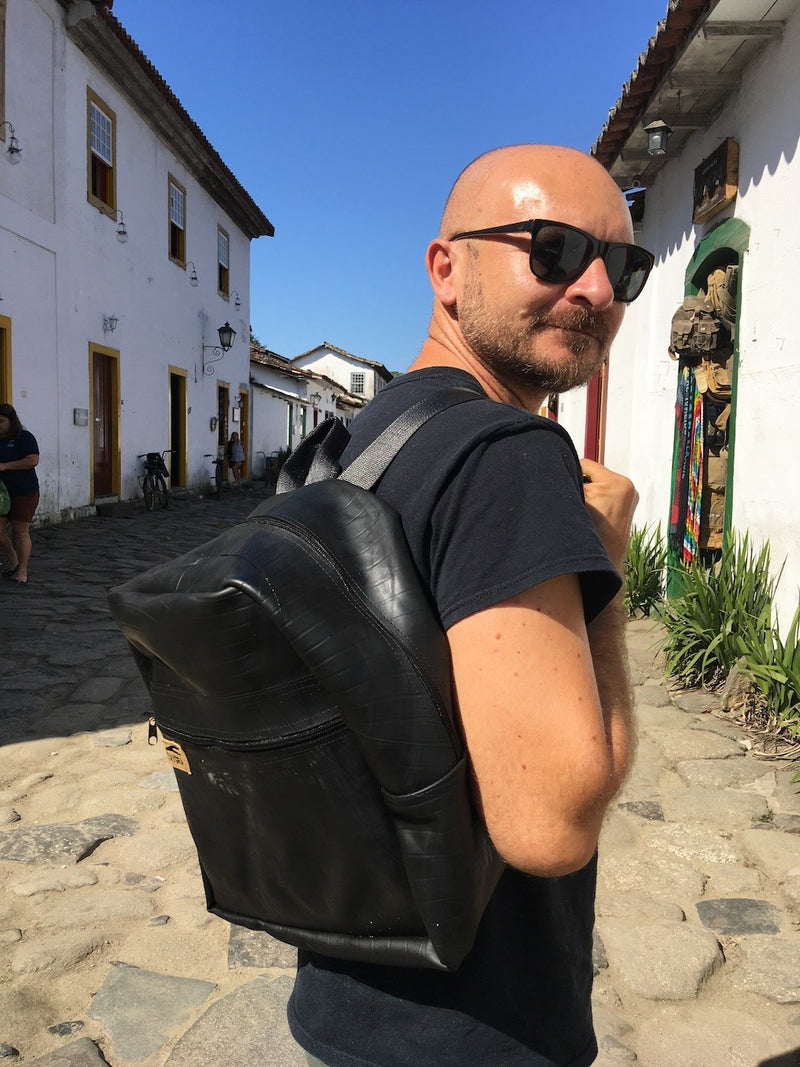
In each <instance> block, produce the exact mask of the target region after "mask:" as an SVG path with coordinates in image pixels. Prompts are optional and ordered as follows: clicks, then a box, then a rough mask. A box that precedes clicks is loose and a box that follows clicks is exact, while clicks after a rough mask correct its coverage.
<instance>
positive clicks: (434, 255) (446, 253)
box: [425, 237, 456, 308]
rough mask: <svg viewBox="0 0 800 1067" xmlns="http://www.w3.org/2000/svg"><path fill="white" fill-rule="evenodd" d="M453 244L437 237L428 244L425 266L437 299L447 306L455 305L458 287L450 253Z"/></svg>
mask: <svg viewBox="0 0 800 1067" xmlns="http://www.w3.org/2000/svg"><path fill="white" fill-rule="evenodd" d="M451 247H452V246H451V244H450V242H449V241H444V240H442V239H441V238H439V237H437V238H436V240H434V241H431V243H430V244H429V245H428V251H427V253H426V255H425V266H426V268H427V270H428V277H429V278H430V280H431V286H432V287H433V291H434V294H435V295H436V299H437V300H438V301H439V303H440V304H443V305H444V307H446V308H452V307H455V304H456V287H455V284H454V282H455V279H454V278H453V260H452V258H451V255H450V250H451Z"/></svg>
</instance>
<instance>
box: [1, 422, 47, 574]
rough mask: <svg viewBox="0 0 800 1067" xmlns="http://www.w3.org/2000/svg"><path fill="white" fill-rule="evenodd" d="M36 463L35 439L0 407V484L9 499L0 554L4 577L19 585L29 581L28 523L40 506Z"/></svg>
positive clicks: (29, 525)
mask: <svg viewBox="0 0 800 1067" xmlns="http://www.w3.org/2000/svg"><path fill="white" fill-rule="evenodd" d="M38 462H39V446H38V444H37V443H36V438H35V437H34V436H33V434H32V433H29V432H28V431H27V430H24V429H23V428H22V423H21V422H20V421H19V415H17V413H16V411H15V410H14V408H13V407H12V406H11V404H0V480H2V481H3V482H5V486H6V489H8V495H9V496H10V497H11V508H10V510H9V512H8V514H7V515H5V516H2V517H0V552H2V553H3V555H4V556H5V557H6V559H7V560H8V562H9V567H8V569H7V570H5V571H3V577H4V578H10V579H12V581H15V582H17V583H18V584H19V585H24V584H26V583H27V581H28V560H29V559H30V555H31V532H30V531H31V521H32V520H33V516H34V513H35V512H36V508H37V506H38V504H39V480H38V478H37V477H36V469H35V468H36V465H37V464H38ZM3 520H5V521H3ZM9 535H10V536H9Z"/></svg>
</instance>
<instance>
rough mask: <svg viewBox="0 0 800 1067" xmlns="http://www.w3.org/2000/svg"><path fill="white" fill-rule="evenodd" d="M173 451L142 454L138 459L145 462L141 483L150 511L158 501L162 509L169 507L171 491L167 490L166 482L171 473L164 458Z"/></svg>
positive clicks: (145, 504)
mask: <svg viewBox="0 0 800 1067" xmlns="http://www.w3.org/2000/svg"><path fill="white" fill-rule="evenodd" d="M172 451H173V449H171V448H165V449H164V451H163V452H142V453H141V454H140V455H138V456H137V457H136V458H137V459H143V460H144V475H143V476H142V478H141V479H140V481H141V483H142V493H143V494H144V506H145V507H146V508H147V510H148V511H152V510H153V508H154V507H155V504H156V500H158V502H159V504H160V505H161V507H162V508H166V507H169V489H167V482H166V479H167V478H169V471H168V470H167V465H166V463H165V462H164V456H166V455H168V454H169V453H170V452H172Z"/></svg>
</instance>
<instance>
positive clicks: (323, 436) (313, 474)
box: [275, 386, 484, 493]
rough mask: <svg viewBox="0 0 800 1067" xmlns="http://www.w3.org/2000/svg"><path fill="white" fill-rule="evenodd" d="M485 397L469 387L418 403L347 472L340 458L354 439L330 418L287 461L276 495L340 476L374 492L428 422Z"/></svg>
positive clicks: (454, 387) (400, 417)
mask: <svg viewBox="0 0 800 1067" xmlns="http://www.w3.org/2000/svg"><path fill="white" fill-rule="evenodd" d="M483 395H484V394H483V393H482V392H479V391H478V390H476V389H470V388H469V387H468V386H453V387H452V388H450V389H443V390H442V391H441V392H440V393H435V394H434V395H433V396H429V397H426V398H425V399H423V400H418V401H417V403H416V404H414V405H412V406H411V407H410V408H409V409H408V410H407V411H404V412H402V413H401V414H400V415H398V416H397V418H396V419H394V421H393V422H390V423H389V425H388V426H387V427H386V429H385V430H384V431H383V433H381V434H379V435H378V436H377V437H376V438H375V440H374V441H373V442H372V444H371V445H370V446H369V447H368V448H366V449H365V450H364V451H363V452H362V453H361V455H360V456H359V457H358V458H357V459H355V460H354V461H353V462H352V463H351V464H350V465H349V466H348V467H347V468H346V469H345V470H344V471H342V469H341V467H340V466H339V457H340V456H341V455H342V453H343V452H344V450H345V447H346V446H347V443H348V441H349V440H350V434H349V433H348V432H347V429H346V428H345V425H344V423H343V422H342V421H341V419H326V420H325V422H323V423H320V425H319V426H317V428H316V429H315V430H314V431H313V432H312V433H310V434H309V435H308V437H306V438H305V439H304V440H303V441H301V442H300V444H299V445H298V446H297V448H296V449H295V450H294V451H293V452H292V454H291V455H290V456H289V458H288V459H287V460H286V462H285V463H284V465H283V467H282V468H281V473H280V475H279V476H278V484H277V486H276V488H275V492H276V493H288V492H289V491H290V490H292V489H299V488H300V487H301V486H303V485H311V484H312V483H313V482H323V481H329V480H330V479H332V478H339V477H341V479H342V481H345V482H349V483H350V484H351V485H357V486H359V487H360V488H361V489H371V488H372V487H373V486H374V485H375V483H376V482H377V481H378V479H379V478H380V477H381V475H382V474H383V473H384V471H385V470H386V468H387V467H388V466H389V464H390V463H391V462H392V460H393V459H394V458H395V456H396V455H397V453H398V452H399V451H400V449H401V448H402V447H403V445H404V444H405V443H406V442H407V441H408V439H409V438H410V437H411V436H412V435H413V434H415V433H416V432H417V430H418V429H419V428H420V426H423V425H424V424H425V423H426V422H427V421H428V419H432V418H433V416H434V415H438V414H439V413H440V412H442V411H445V410H446V409H447V408H451V407H455V405H456V404H463V403H464V402H465V401H467V400H479V399H480V398H481V397H482V396H483Z"/></svg>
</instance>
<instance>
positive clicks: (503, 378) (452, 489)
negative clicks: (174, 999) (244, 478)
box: [289, 145, 653, 1067]
mask: <svg viewBox="0 0 800 1067" xmlns="http://www.w3.org/2000/svg"><path fill="white" fill-rule="evenodd" d="M631 241H632V228H631V221H630V214H629V212H628V208H627V206H626V203H625V199H624V197H623V195H622V193H621V192H620V190H619V189H618V188H617V186H616V185H615V183H614V182H613V180H612V179H611V177H610V176H609V175H608V174H607V172H606V171H605V170H604V169H603V168H602V167H601V166H600V165H599V164H598V163H597V162H596V161H595V160H593V159H592V158H591V157H589V156H586V155H584V154H582V153H579V152H576V151H573V150H571V149H567V148H558V147H553V146H544V145H517V146H513V147H509V148H503V149H498V150H496V151H494V152H491V153H488V154H486V155H484V156H482V157H480V158H479V159H477V160H476V161H474V162H473V163H472V164H470V166H469V167H467V169H466V170H465V171H464V172H463V173H462V174H461V176H460V177H459V179H458V180H457V182H456V184H455V186H454V187H453V190H452V192H451V194H450V197H449V199H448V201H447V204H446V207H445V211H444V217H443V219H442V223H441V229H440V232H439V236H438V237H437V238H436V239H435V240H434V241H433V242H432V243H431V244H430V246H429V248H428V252H427V259H426V263H427V269H428V274H429V277H430V281H431V285H432V287H433V292H434V307H433V315H432V319H431V324H430V330H429V335H428V337H427V339H426V341H425V343H424V345H423V347H422V350H421V352H420V354H419V356H418V358H417V359H416V361H415V362H414V363H413V364H412V366H411V368H410V372H409V373H406V374H405V375H402V376H400V377H398V378H396V379H395V380H394V381H392V382H391V383H390V384H389V386H387V388H385V389H383V390H382V391H381V392H380V393H379V395H378V396H377V397H376V398H375V399H374V400H373V401H372V402H371V403H370V404H369V405H368V406H367V408H365V410H364V412H363V413H362V414H361V415H359V417H358V418H357V419H356V420H355V421H354V423H353V424H352V426H351V427H350V430H351V433H352V441H351V442H350V444H349V445H348V448H347V450H346V452H345V455H344V456H343V457H342V463H343V465H346V464H347V463H348V462H349V461H350V460H351V459H353V458H355V456H356V455H357V454H358V453H359V452H360V451H362V450H363V449H364V448H365V447H366V446H367V444H369V443H370V442H371V441H372V440H373V439H374V438H375V436H376V435H377V434H378V433H379V432H380V431H381V430H382V429H383V428H384V426H386V425H387V424H388V423H389V422H390V421H391V420H392V419H393V418H394V417H395V416H396V415H398V414H399V413H400V412H401V411H404V410H406V409H408V408H410V407H411V406H412V404H414V403H415V402H416V401H418V400H419V399H420V398H422V397H425V396H428V395H430V394H433V393H435V392H437V391H438V390H441V389H443V388H446V387H450V386H453V385H466V386H469V387H471V388H473V389H478V390H479V391H481V392H482V393H483V394H485V397H484V398H483V399H478V400H476V401H473V402H472V403H469V404H462V405H460V406H458V407H455V408H452V409H451V410H449V411H447V412H445V413H444V414H443V415H440V416H438V417H437V418H435V419H432V420H431V421H430V422H429V423H427V424H426V425H425V426H424V427H422V429H421V430H419V431H418V433H417V434H416V435H415V436H414V438H413V440H412V442H411V443H410V444H409V446H408V447H407V448H405V449H404V450H403V451H402V452H401V454H400V456H399V457H398V459H397V460H396V461H395V462H394V463H393V464H392V465H391V466H390V467H389V469H388V471H387V472H386V474H384V476H383V478H382V479H381V481H380V483H379V485H378V489H377V493H378V496H380V497H382V498H383V499H384V500H386V501H387V502H388V503H389V504H391V505H392V506H393V507H394V508H395V509H396V511H397V512H398V513H399V515H400V517H401V521H402V523H403V528H404V531H405V534H406V537H407V539H408V542H409V545H410V547H411V551H412V554H413V555H414V558H415V561H416V563H417V566H418V568H419V571H420V574H421V575H422V577H423V579H424V580H425V581H426V582H427V584H428V585H429V587H430V590H431V595H432V598H433V600H434V602H435V604H436V606H437V609H438V612H439V615H440V617H441V620H442V624H443V626H444V628H445V630H446V632H447V636H448V640H449V644H450V650H451V656H452V670H453V685H454V694H455V698H456V705H457V713H458V716H459V721H460V725H461V729H462V731H463V735H464V738H465V741H466V745H467V749H468V753H469V758H470V762H471V768H472V774H473V788H474V798H475V803H476V804H477V805H478V806H479V809H480V811H481V812H482V815H483V817H484V819H485V821H486V824H487V827H488V830H489V833H490V835H491V838H492V841H493V842H494V845H495V847H496V849H497V851H498V852H499V853H500V855H501V856H502V857H503V858H504V859H505V861H506V862H507V864H508V866H507V868H506V870H505V872H504V874H503V876H502V877H501V879H500V882H499V883H498V886H497V889H496V890H495V893H494V896H493V897H492V899H491V901H490V902H489V905H488V907H487V909H486V912H485V914H484V917H483V920H482V922H481V925H480V928H479V930H478V933H477V936H476V940H475V943H474V945H473V948H472V949H471V951H470V953H469V954H468V955H467V957H466V959H465V960H464V962H463V964H462V965H461V967H460V968H459V969H458V971H457V972H455V973H441V972H436V971H432V970H422V969H411V968H405V969H404V968H393V967H385V966H374V965H371V964H365V963H353V962H350V961H347V960H340V959H334V958H329V957H325V956H321V955H317V954H314V953H311V952H306V951H300V953H299V958H298V974H297V979H296V983H295V988H294V991H293V993H292V996H291V999H290V1002H289V1023H290V1027H291V1030H292V1033H293V1035H294V1037H295V1039H296V1040H297V1041H298V1043H299V1044H300V1045H301V1046H302V1047H303V1048H304V1049H305V1050H306V1054H307V1058H308V1060H309V1063H319V1062H321V1063H324V1064H328V1065H331V1067H356V1065H358V1067H476V1065H498V1067H512V1065H514V1067H516V1065H526V1067H556V1065H566V1064H569V1065H570V1067H585V1065H587V1064H590V1063H592V1062H593V1061H594V1059H595V1057H596V1055H597V1042H596V1039H595V1036H594V1032H593V1027H592V1014H591V1000H590V997H591V986H592V929H593V922H594V893H595V880H596V847H597V842H598V837H599V834H600V828H601V825H602V822H603V816H604V813H605V811H606V809H607V807H608V805H609V804H610V802H611V800H612V798H613V797H614V796H615V794H616V793H617V791H618V790H619V788H620V785H621V784H622V781H623V779H624V777H625V774H626V771H627V769H628V766H629V764H630V761H631V758H632V752H633V748H634V724H633V715H632V696H631V690H630V685H629V681H628V674H627V653H626V649H625V643H624V625H625V617H624V612H623V607H622V598H621V593H620V585H621V582H620V578H619V572H621V570H622V566H623V560H624V555H625V549H626V545H627V540H628V536H629V532H630V524H631V521H632V517H633V512H634V509H635V507H636V502H637V494H636V490H635V489H634V487H633V485H632V484H631V482H630V481H628V480H627V479H626V478H624V477H621V476H620V475H617V474H614V473H612V472H611V471H609V470H607V469H605V468H604V467H602V466H600V465H599V464H597V463H593V462H591V461H588V460H584V461H583V462H581V461H579V459H578V456H577V453H576V452H575V449H574V446H573V444H572V442H571V440H570V438H569V436H568V435H567V433H566V432H565V431H564V430H563V428H561V427H560V426H558V425H557V424H556V423H554V422H552V421H549V420H547V419H543V418H541V417H539V416H538V415H537V414H535V412H537V411H538V410H539V408H540V406H541V404H542V402H543V401H544V400H545V399H546V397H547V396H548V395H549V394H550V393H558V392H561V391H564V390H566V389H571V388H573V387H574V386H577V385H581V384H582V383H585V382H587V381H588V380H589V378H590V377H591V376H592V375H593V374H594V373H595V371H596V370H597V369H598V368H599V367H600V365H601V364H602V362H603V361H604V360H605V359H606V357H607V355H608V350H609V345H610V344H611V341H612V340H613V338H614V336H615V335H616V333H617V330H618V329H619V327H620V324H621V322H622V318H623V314H624V311H625V304H626V303H627V302H629V301H630V300H632V299H634V298H635V296H637V295H638V293H639V291H640V290H641V287H642V285H643V284H644V281H645V280H646V278H647V275H648V273H649V271H650V268H651V267H652V262H653V260H652V256H651V255H650V254H649V253H648V252H646V251H644V250H643V249H639V248H637V247H635V246H633V245H632V244H630V242H631ZM584 482H585V483H586V484H585V485H584V484H583V483H584Z"/></svg>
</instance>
